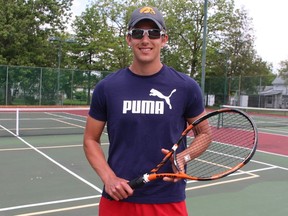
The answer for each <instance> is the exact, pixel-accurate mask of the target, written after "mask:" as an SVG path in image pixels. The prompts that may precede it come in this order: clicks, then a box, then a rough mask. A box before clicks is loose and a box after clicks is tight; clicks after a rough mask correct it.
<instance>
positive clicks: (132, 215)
mask: <svg viewBox="0 0 288 216" xmlns="http://www.w3.org/2000/svg"><path fill="white" fill-rule="evenodd" d="M171 215H173V216H188V212H187V209H186V203H185V201H182V202H176V203H165V204H140V203H130V202H118V201H112V200H108V199H106V198H105V197H102V198H101V200H100V204H99V216H171Z"/></svg>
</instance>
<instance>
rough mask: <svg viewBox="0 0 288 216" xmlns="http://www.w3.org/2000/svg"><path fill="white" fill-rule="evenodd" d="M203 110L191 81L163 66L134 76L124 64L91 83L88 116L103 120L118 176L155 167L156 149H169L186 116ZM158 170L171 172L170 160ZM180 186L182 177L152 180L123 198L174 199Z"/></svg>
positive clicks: (158, 154)
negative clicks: (91, 91)
mask: <svg viewBox="0 0 288 216" xmlns="http://www.w3.org/2000/svg"><path fill="white" fill-rule="evenodd" d="M203 110H204V107H203V101H202V96H201V90H200V87H199V85H198V84H197V83H196V82H195V80H193V79H192V78H190V77H188V76H187V75H185V74H183V73H179V72H177V71H175V70H174V69H173V68H169V67H167V66H166V65H164V66H163V67H162V69H161V70H160V71H159V72H158V73H156V74H154V75H152V76H139V75H136V74H134V73H132V72H131V71H130V70H129V68H125V69H121V70H119V71H117V72H115V73H113V74H111V75H109V76H107V77H106V78H105V79H103V80H101V81H100V82H99V83H98V84H97V85H96V87H95V90H94V92H93V97H92V103H91V107H90V112H89V115H90V116H91V117H92V118H95V119H97V120H100V121H105V122H107V130H108V134H109V142H110V145H109V158H108V163H109V165H110V166H111V168H112V169H113V171H114V172H115V173H116V175H117V176H118V177H121V178H124V179H127V180H132V179H134V178H136V177H139V176H141V175H142V174H144V173H146V172H149V171H150V170H151V169H152V168H154V166H155V165H157V164H158V163H159V162H160V161H161V160H162V158H163V156H164V155H163V154H162V152H161V148H166V149H168V150H170V149H171V147H172V146H173V144H174V143H175V142H177V140H178V138H179V136H180V135H181V132H182V131H183V130H184V129H185V128H186V120H185V119H186V118H192V117H195V116H197V115H199V114H200V113H202V112H203ZM160 171H161V172H172V167H171V164H167V165H165V166H164V167H163V168H161V170H160ZM185 186H186V184H185V181H184V180H183V181H179V182H177V183H170V182H164V181H163V180H156V181H152V182H149V183H147V184H146V185H144V187H142V188H139V189H136V190H135V191H134V194H133V196H131V197H129V198H128V199H125V200H124V201H127V202H136V203H169V202H179V201H183V200H184V199H185ZM103 191H104V190H103ZM103 196H106V194H105V191H104V192H103Z"/></svg>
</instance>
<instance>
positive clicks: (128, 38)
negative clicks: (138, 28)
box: [126, 35, 131, 46]
mask: <svg viewBox="0 0 288 216" xmlns="http://www.w3.org/2000/svg"><path fill="white" fill-rule="evenodd" d="M126 42H127V44H128V46H131V36H130V35H127V36H126Z"/></svg>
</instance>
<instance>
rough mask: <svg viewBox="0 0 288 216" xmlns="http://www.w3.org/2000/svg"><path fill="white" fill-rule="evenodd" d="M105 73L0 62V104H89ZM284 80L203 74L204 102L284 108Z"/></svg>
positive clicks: (287, 96) (286, 96)
mask: <svg viewBox="0 0 288 216" xmlns="http://www.w3.org/2000/svg"><path fill="white" fill-rule="evenodd" d="M109 73H111V72H103V71H84V70H73V69H59V68H40V67H16V66H7V65H0V105H89V104H90V101H91V94H92V91H93V89H94V86H95V85H96V84H97V82H99V81H100V80H101V79H103V78H104V77H105V76H107V75H108V74H109ZM287 80H288V78H287V79H285V77H284V78H281V77H280V78H279V77H276V76H275V75H271V76H249V77H247V76H223V77H221V76H217V77H214V76H213V77H210V76H206V79H205V101H206V105H207V106H220V105H223V104H226V105H236V106H249V107H269V108H288V91H287V89H288V85H287ZM197 81H198V83H201V80H197ZM276 81H277V82H276Z"/></svg>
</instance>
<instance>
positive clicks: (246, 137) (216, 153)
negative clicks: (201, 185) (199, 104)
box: [174, 108, 258, 181]
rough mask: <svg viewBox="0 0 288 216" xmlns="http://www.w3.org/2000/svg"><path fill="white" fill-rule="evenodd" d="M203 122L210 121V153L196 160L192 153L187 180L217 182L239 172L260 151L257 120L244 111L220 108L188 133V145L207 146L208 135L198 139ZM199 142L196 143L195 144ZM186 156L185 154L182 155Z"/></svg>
mask: <svg viewBox="0 0 288 216" xmlns="http://www.w3.org/2000/svg"><path fill="white" fill-rule="evenodd" d="M203 121H208V123H209V127H210V132H211V135H210V136H211V137H210V138H211V142H210V144H209V145H208V147H207V148H206V150H205V151H204V152H203V153H202V154H200V155H199V156H198V157H196V158H195V159H193V160H190V158H189V154H187V156H185V157H186V158H185V162H186V166H185V173H186V177H184V176H183V174H181V176H182V177H180V178H188V179H192V180H198V181H206V180H215V179H219V178H223V177H225V176H227V175H229V174H232V173H234V172H235V171H237V170H239V169H240V168H241V167H243V166H244V165H245V164H247V163H248V162H249V161H250V160H251V158H252V157H253V155H254V154H255V152H256V149H257V144H258V131H257V127H256V124H255V123H254V121H253V120H252V119H251V118H250V117H249V116H248V115H247V114H246V113H244V112H243V111H240V110H238V109H230V108H225V109H220V110H216V111H214V112H210V113H208V114H207V115H205V116H202V117H201V118H199V119H197V120H196V121H195V122H193V123H192V126H193V127H192V130H191V131H190V132H188V133H187V135H186V139H187V143H188V144H189V143H191V142H192V141H193V142H192V145H196V144H195V143H196V140H195V137H197V145H199V146H201V143H203V145H204V144H205V145H207V140H205V136H202V137H200V136H197V133H196V131H195V128H197V125H199V124H200V123H201V122H203ZM194 141H195V142H194ZM188 149H189V147H188ZM179 153H180V152H177V151H175V152H174V163H175V166H176V167H177V168H178V169H179V170H181V169H180V168H179V167H180V166H179V159H178V158H177V155H181V154H179ZM181 157H183V155H182V156H181Z"/></svg>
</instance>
